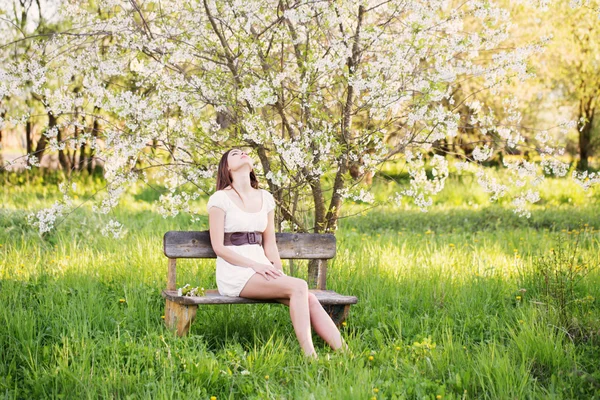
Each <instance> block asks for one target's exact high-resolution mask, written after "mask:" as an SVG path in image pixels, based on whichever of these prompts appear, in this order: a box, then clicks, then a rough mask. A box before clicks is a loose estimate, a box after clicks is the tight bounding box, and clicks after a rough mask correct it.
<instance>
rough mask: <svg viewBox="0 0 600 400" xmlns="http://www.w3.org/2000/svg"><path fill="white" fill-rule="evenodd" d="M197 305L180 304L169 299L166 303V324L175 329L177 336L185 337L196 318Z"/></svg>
mask: <svg viewBox="0 0 600 400" xmlns="http://www.w3.org/2000/svg"><path fill="white" fill-rule="evenodd" d="M197 310H198V305H197V304H178V303H176V302H173V301H170V300H169V299H167V301H166V303H165V324H166V325H167V328H169V329H175V330H176V332H177V336H185V335H187V334H188V332H189V330H190V326H191V325H192V322H193V321H194V319H195V318H196V311H197Z"/></svg>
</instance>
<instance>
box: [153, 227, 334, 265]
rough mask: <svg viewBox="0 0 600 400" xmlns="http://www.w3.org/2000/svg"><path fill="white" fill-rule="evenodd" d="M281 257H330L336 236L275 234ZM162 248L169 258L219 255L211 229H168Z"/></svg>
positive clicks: (329, 234)
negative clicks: (213, 247) (214, 246)
mask: <svg viewBox="0 0 600 400" xmlns="http://www.w3.org/2000/svg"><path fill="white" fill-rule="evenodd" d="M275 240H276V243H277V249H278V250H279V257H280V258H282V259H330V258H333V257H335V251H336V239H335V235H333V234H332V233H323V234H314V233H288V232H283V233H281V232H277V233H276V234H275ZM163 246H164V248H163V251H164V253H165V256H167V257H169V258H216V257H217V255H216V254H215V253H214V251H213V249H212V245H211V242H210V233H209V231H208V230H206V231H169V232H167V233H165V235H164V238H163Z"/></svg>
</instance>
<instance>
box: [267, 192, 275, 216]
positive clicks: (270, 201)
mask: <svg viewBox="0 0 600 400" xmlns="http://www.w3.org/2000/svg"><path fill="white" fill-rule="evenodd" d="M265 195H266V196H265V201H266V202H267V203H266V206H267V212H269V211H271V210H274V209H275V198H274V197H273V195H272V194H271V193H270V192H269V191H267V190H265Z"/></svg>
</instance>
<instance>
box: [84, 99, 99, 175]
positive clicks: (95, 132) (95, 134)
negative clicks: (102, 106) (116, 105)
mask: <svg viewBox="0 0 600 400" xmlns="http://www.w3.org/2000/svg"><path fill="white" fill-rule="evenodd" d="M97 110H98V109H96V110H94V111H97ZM94 114H95V113H94ZM99 129H100V122H99V121H98V118H97V117H94V123H93V125H92V142H93V141H94V139H96V138H97V137H98V130H99ZM92 142H90V146H89V147H90V155H89V160H88V165H87V170H88V174H89V175H92V173H93V172H94V154H95V152H96V149H94V148H92V146H91V143H92Z"/></svg>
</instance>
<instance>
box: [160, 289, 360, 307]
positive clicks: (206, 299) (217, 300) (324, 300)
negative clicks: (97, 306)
mask: <svg viewBox="0 0 600 400" xmlns="http://www.w3.org/2000/svg"><path fill="white" fill-rule="evenodd" d="M309 292H311V293H314V294H315V296H317V299H319V302H320V303H321V304H323V305H347V304H356V303H357V302H358V298H357V297H355V296H344V295H341V294H338V293H336V292H334V291H333V290H319V289H309ZM205 294H206V295H205V296H178V295H177V291H176V290H163V292H162V296H163V297H164V298H165V299H167V300H170V301H172V302H174V303H177V304H185V305H193V304H255V303H278V302H277V301H276V300H271V299H265V300H258V299H249V298H246V297H232V296H221V295H220V294H219V291H218V290H217V289H208V290H206V291H205Z"/></svg>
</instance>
